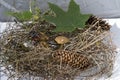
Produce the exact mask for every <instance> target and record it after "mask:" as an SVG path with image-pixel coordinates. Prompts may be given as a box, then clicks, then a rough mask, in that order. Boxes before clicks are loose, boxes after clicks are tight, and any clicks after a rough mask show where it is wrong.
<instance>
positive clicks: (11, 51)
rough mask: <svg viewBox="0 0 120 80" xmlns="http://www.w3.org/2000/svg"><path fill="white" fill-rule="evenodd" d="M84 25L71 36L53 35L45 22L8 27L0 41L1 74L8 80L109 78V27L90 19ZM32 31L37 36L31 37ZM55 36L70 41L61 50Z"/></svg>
mask: <svg viewBox="0 0 120 80" xmlns="http://www.w3.org/2000/svg"><path fill="white" fill-rule="evenodd" d="M86 24H87V26H86V28H85V29H83V30H81V29H78V30H76V31H75V32H73V33H53V32H51V31H50V30H51V29H52V28H53V27H54V26H53V25H51V24H49V23H46V22H39V23H34V24H25V25H24V26H21V25H17V27H11V26H10V27H9V28H8V29H6V31H4V32H3V33H2V37H1V40H0V45H1V53H0V63H1V67H2V66H4V67H5V68H4V69H3V70H2V72H4V73H5V74H7V75H8V76H9V78H8V80H9V79H18V80H21V79H22V80H30V79H32V80H42V79H43V80H44V79H45V80H73V79H75V78H78V79H79V80H92V79H94V78H96V79H97V78H98V77H100V76H102V75H107V76H110V75H111V72H112V69H113V64H114V57H115V47H114V45H113V44H112V40H111V33H110V25H108V24H107V23H106V22H105V21H103V20H102V19H100V18H96V17H94V16H91V17H90V19H89V20H88V21H87V22H86ZM26 26H27V27H26ZM43 27H44V28H45V29H43ZM32 31H33V32H34V31H36V32H37V33H39V34H37V35H39V37H38V36H37V37H35V38H31V33H33V32H32ZM32 35H34V34H32ZM59 35H62V36H66V37H68V38H69V39H70V41H69V43H66V44H63V45H62V48H61V45H59V44H57V43H56V42H55V41H54V39H55V37H56V36H59Z"/></svg>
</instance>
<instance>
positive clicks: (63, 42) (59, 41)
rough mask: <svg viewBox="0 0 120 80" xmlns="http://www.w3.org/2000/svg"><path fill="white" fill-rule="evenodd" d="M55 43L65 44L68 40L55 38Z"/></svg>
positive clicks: (60, 37)
mask: <svg viewBox="0 0 120 80" xmlns="http://www.w3.org/2000/svg"><path fill="white" fill-rule="evenodd" d="M55 41H56V42H57V43H58V44H65V43H67V42H69V39H68V38H67V37H65V36H58V37H56V38H55Z"/></svg>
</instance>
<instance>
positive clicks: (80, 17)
mask: <svg viewBox="0 0 120 80" xmlns="http://www.w3.org/2000/svg"><path fill="white" fill-rule="evenodd" d="M48 4H49V7H50V9H51V10H52V11H53V12H54V13H55V16H50V15H48V16H45V19H46V20H47V21H49V22H52V23H54V24H55V25H56V28H55V29H54V31H55V32H72V31H74V30H75V29H76V28H84V27H85V22H86V21H87V20H88V18H89V17H90V15H86V14H81V13H80V8H79V5H77V4H76V3H75V2H74V0H71V1H70V3H69V7H68V11H67V12H65V11H64V10H62V9H61V8H60V7H59V6H57V5H55V4H52V3H48Z"/></svg>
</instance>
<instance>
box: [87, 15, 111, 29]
mask: <svg viewBox="0 0 120 80" xmlns="http://www.w3.org/2000/svg"><path fill="white" fill-rule="evenodd" d="M96 22H97V24H96V25H95V26H94V27H93V28H92V29H91V30H97V29H98V28H100V29H101V30H103V31H108V30H110V28H111V26H110V25H109V24H108V23H107V22H106V21H104V20H103V19H101V18H98V17H96V16H91V17H90V18H89V19H88V21H87V22H86V25H94V24H95V23H96ZM86 28H89V26H86Z"/></svg>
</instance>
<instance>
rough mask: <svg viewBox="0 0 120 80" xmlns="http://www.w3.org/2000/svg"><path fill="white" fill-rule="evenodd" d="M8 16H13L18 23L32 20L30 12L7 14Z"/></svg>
mask: <svg viewBox="0 0 120 80" xmlns="http://www.w3.org/2000/svg"><path fill="white" fill-rule="evenodd" d="M8 14H9V15H11V16H14V17H15V18H16V19H17V20H18V21H20V22H24V21H29V20H31V19H32V13H31V12H30V11H23V12H9V13H8Z"/></svg>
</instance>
